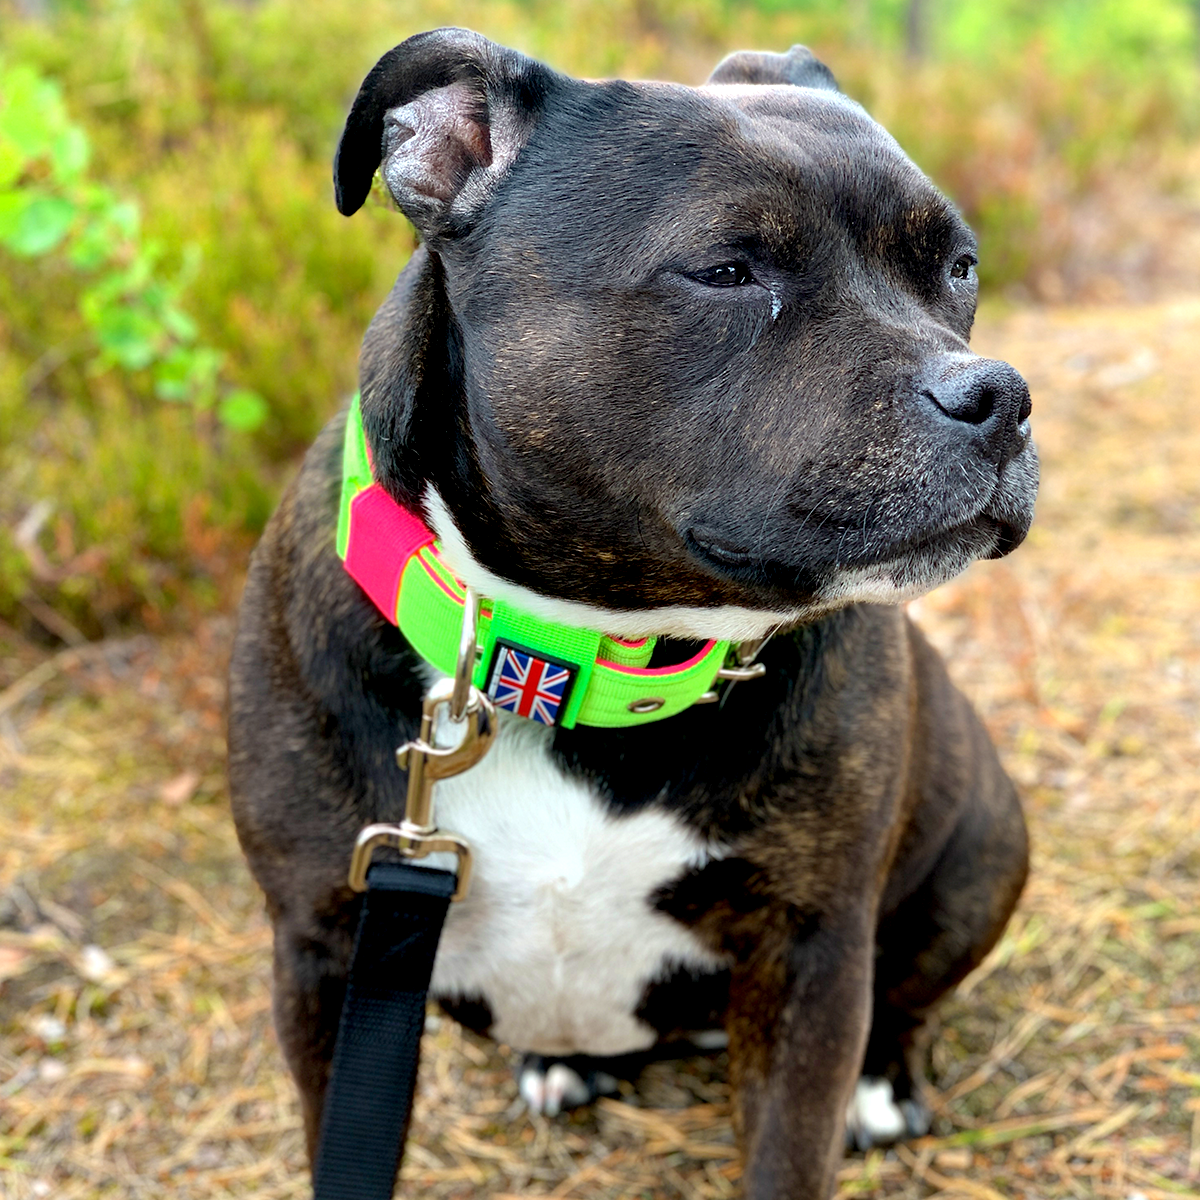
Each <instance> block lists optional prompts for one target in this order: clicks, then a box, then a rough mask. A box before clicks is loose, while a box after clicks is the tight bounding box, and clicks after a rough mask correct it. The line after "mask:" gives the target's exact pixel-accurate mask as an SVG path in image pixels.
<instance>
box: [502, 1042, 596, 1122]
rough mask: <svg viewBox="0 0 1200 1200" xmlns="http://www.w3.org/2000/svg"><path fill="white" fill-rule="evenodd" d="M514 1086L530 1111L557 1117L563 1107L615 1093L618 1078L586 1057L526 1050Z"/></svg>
mask: <svg viewBox="0 0 1200 1200" xmlns="http://www.w3.org/2000/svg"><path fill="white" fill-rule="evenodd" d="M517 1089H518V1090H519V1091H520V1093H521V1099H522V1100H524V1101H525V1104H526V1105H527V1107H528V1108H529V1111H530V1112H533V1113H539V1114H540V1115H542V1116H545V1117H557V1116H558V1114H559V1113H560V1112H563V1111H565V1110H566V1109H569V1108H581V1107H582V1106H583V1105H585V1104H591V1103H592V1101H593V1100H595V1099H596V1097H597V1096H611V1095H613V1094H615V1093H616V1091H617V1081H616V1079H615V1078H614V1077H613V1076H612V1075H609V1074H608V1073H607V1072H606V1071H601V1070H598V1069H596V1068H595V1067H593V1066H591V1065H590V1064H589V1063H588V1061H587V1060H586V1059H579V1058H573V1059H570V1060H566V1059H558V1058H547V1057H546V1056H545V1055H542V1054H527V1055H525V1057H524V1058H523V1059H522V1060H521V1066H520V1069H519V1070H518V1072H517Z"/></svg>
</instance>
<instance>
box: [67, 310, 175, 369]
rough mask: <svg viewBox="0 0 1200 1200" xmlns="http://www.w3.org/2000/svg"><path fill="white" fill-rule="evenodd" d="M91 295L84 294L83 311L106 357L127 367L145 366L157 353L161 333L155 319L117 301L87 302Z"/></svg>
mask: <svg viewBox="0 0 1200 1200" xmlns="http://www.w3.org/2000/svg"><path fill="white" fill-rule="evenodd" d="M94 299H95V297H94V296H93V295H89V296H87V297H85V301H84V313H85V316H87V318H88V320H89V323H90V324H91V326H92V328H93V329H95V331H96V340H97V341H98V342H99V343H100V346H101V348H102V349H103V350H104V353H105V356H106V358H108V359H109V360H110V361H112V362H115V363H117V364H118V365H119V366H122V367H124V368H125V369H126V370H127V371H140V370H142V369H143V368H145V367H148V366H149V365H150V364H151V363H152V362H153V361H154V360H155V359H156V358H157V357H158V354H159V345H160V342H161V336H162V335H161V331H160V329H159V326H158V323H157V322H156V321H154V320H153V319H152V318H151V317H149V316H148V315H147V314H146V313H144V312H142V311H141V310H140V309H137V308H131V307H129V306H128V305H125V304H121V303H120V302H119V301H110V302H107V303H105V302H103V301H101V302H99V303H89V301H93V300H94Z"/></svg>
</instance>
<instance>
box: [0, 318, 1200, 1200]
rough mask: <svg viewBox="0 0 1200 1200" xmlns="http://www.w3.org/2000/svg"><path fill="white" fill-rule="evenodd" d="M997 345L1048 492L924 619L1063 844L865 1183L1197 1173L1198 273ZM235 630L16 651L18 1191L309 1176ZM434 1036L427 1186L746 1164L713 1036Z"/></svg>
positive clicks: (495, 1189) (1178, 1188) (986, 338)
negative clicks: (276, 1035)
mask: <svg viewBox="0 0 1200 1200" xmlns="http://www.w3.org/2000/svg"><path fill="white" fill-rule="evenodd" d="M978 343H979V345H980V346H981V347H982V348H984V349H985V350H986V351H987V352H990V353H994V354H997V355H1003V356H1005V357H1007V358H1009V359H1011V360H1012V361H1013V362H1015V363H1016V364H1017V365H1018V366H1019V367H1021V368H1022V369H1023V370H1025V372H1026V373H1027V374H1028V376H1029V378H1030V380H1031V382H1032V384H1033V388H1034V396H1035V416H1036V419H1037V429H1038V433H1039V440H1040V444H1041V446H1042V450H1043V461H1044V475H1045V486H1044V491H1043V499H1042V502H1041V507H1040V513H1039V523H1038V526H1037V528H1036V530H1035V533H1034V535H1033V536H1032V537H1031V539H1030V542H1029V544H1028V545H1027V546H1026V547H1025V548H1023V549H1022V550H1021V552H1020V553H1019V554H1018V555H1016V556H1015V557H1014V558H1013V559H1011V560H1006V561H1005V562H1002V563H998V564H988V565H985V566H981V567H979V568H977V569H975V570H973V571H971V572H970V573H969V574H968V575H967V576H966V577H964V578H963V579H962V580H960V581H959V582H957V583H956V584H954V585H952V586H950V587H947V588H945V589H943V590H942V591H940V592H939V593H937V594H936V595H934V596H932V597H930V598H928V599H927V600H925V601H924V602H922V603H921V604H920V605H919V608H920V617H921V620H922V622H923V623H924V624H925V625H926V627H927V628H928V629H930V630H931V631H932V633H933V635H934V637H935V638H936V640H937V642H938V643H939V644H940V645H941V646H942V647H943V648H944V649H945V650H946V651H947V653H948V654H949V656H950V658H951V660H952V662H953V665H954V670H955V672H956V675H957V677H958V679H959V680H960V681H961V682H962V684H963V686H964V687H965V688H966V689H967V690H968V691H969V692H970V693H971V694H972V695H973V696H974V698H975V699H976V700H977V702H978V704H979V705H980V707H981V709H982V711H983V712H984V714H985V715H986V718H987V720H988V722H989V724H990V726H991V728H992V730H993V732H994V734H995V736H996V738H997V740H998V742H999V743H1000V745H1001V746H1002V747H1003V750H1004V754H1005V757H1006V760H1007V763H1008V765H1009V767H1010V769H1011V771H1012V772H1013V774H1014V775H1015V777H1016V778H1017V779H1018V781H1019V782H1020V784H1021V786H1022V787H1023V790H1024V793H1025V796H1026V798H1027V802H1028V809H1029V813H1030V816H1031V819H1032V824H1033V828H1034V833H1035V837H1036V861H1035V867H1034V873H1033V877H1032V881H1031V883H1030V885H1029V888H1028V891H1027V892H1026V895H1025V898H1024V901H1023V903H1022V907H1021V909H1020V912H1019V914H1018V915H1017V917H1016V919H1015V920H1014V922H1013V924H1012V926H1011V928H1010V929H1009V931H1008V933H1007V935H1006V936H1005V938H1004V940H1003V942H1002V944H1001V945H1000V947H999V948H998V949H997V951H996V953H995V954H994V955H993V956H992V957H991V959H990V960H989V961H988V963H987V964H986V965H985V967H984V969H983V970H982V971H980V972H979V973H978V974H977V975H976V976H975V977H974V978H973V979H971V980H970V981H969V983H968V984H967V986H966V987H965V988H964V989H963V990H962V991H961V993H960V995H959V996H958V998H957V999H955V1000H954V1002H953V1003H952V1004H950V1005H949V1006H948V1008H947V1010H946V1013H945V1019H944V1027H943V1029H942V1033H941V1037H940V1038H939V1040H938V1042H937V1046H936V1051H935V1056H934V1057H935V1062H934V1066H935V1070H936V1077H937V1086H938V1089H939V1090H938V1093H937V1120H936V1127H935V1133H936V1136H933V1137H929V1138H925V1139H922V1140H921V1141H919V1142H916V1143H914V1144H912V1145H910V1146H906V1147H902V1148H900V1149H898V1150H897V1151H895V1152H894V1153H889V1154H882V1153H874V1154H871V1155H869V1156H868V1157H866V1158H865V1159H864V1158H861V1157H860V1158H851V1159H849V1160H848V1161H847V1163H846V1165H845V1169H844V1171H843V1172H842V1176H841V1180H842V1192H841V1195H842V1196H844V1197H850V1196H912V1197H925V1196H930V1195H938V1196H946V1197H949V1196H969V1197H974V1198H978V1200H983V1198H995V1197H1039V1198H1050V1197H1091V1196H1097V1197H1109V1196H1111V1197H1120V1198H1127V1197H1134V1196H1139V1195H1140V1196H1144V1197H1146V1198H1148V1200H1155V1198H1158V1197H1167V1196H1179V1195H1196V1194H1198V1193H1200V1040H1198V1036H1197V1028H1198V1026H1197V1019H1198V1017H1200V967H1198V964H1197V958H1198V954H1197V949H1198V947H1200V916H1197V913H1200V903H1198V901H1200V821H1198V816H1200V810H1198V802H1197V779H1198V777H1200V774H1198V771H1197V767H1198V766H1200V733H1198V723H1197V716H1198V713H1200V423H1197V421H1196V418H1195V413H1196V410H1197V408H1198V407H1200V383H1198V382H1197V379H1196V376H1195V353H1196V348H1197V347H1198V346H1200V302H1197V301H1180V302H1174V303H1171V304H1164V305H1158V306H1154V307H1145V308H1135V309H1095V310H1090V311H1070V310H1060V311H1052V310H1051V311H1020V312H1016V313H1014V314H1011V315H1010V316H1008V317H1005V318H1002V319H1001V318H996V319H992V320H990V321H986V322H984V323H983V326H982V328H981V330H980V334H979V338H978ZM0 633H2V630H0ZM228 633H229V630H228V625H227V624H226V623H216V624H211V625H208V626H205V627H204V628H202V629H201V630H199V631H198V633H197V634H196V635H195V636H194V637H192V638H191V639H188V640H186V641H175V642H170V643H166V644H164V643H157V642H153V641H150V640H148V639H145V640H135V641H132V642H127V643H122V644H107V645H101V646H99V647H90V648H89V647H85V648H82V649H79V650H72V651H68V652H66V653H64V655H62V656H60V657H59V658H58V659H57V660H54V661H53V663H52V664H51V665H49V666H42V665H40V660H39V658H38V657H37V655H36V654H35V652H34V651H32V650H31V649H30V648H29V647H27V646H24V645H21V644H19V643H18V642H17V641H16V640H15V639H13V638H11V637H10V638H9V639H8V642H7V644H5V645H3V646H2V647H0V689H3V688H5V687H7V690H3V691H0V788H3V794H4V805H3V810H2V812H0V893H2V896H3V898H2V899H0V980H3V983H2V984H0V988H2V991H0V1002H2V1005H3V1009H2V1012H0V1194H2V1195H3V1196H5V1197H8V1198H10V1200H26V1198H28V1197H40V1196H54V1197H56V1198H60V1200H69V1198H72V1197H100V1196H104V1197H130V1198H132V1197H159V1196H162V1195H166V1194H170V1195H171V1196H173V1197H178V1198H180V1200H186V1198H190V1197H195V1198H204V1200H210V1198H213V1197H223V1196H255V1197H259V1198H261V1200H266V1198H267V1197H290V1196H295V1197H301V1196H304V1195H305V1194H306V1188H307V1180H306V1175H305V1172H304V1170H303V1160H302V1151H301V1145H300V1138H299V1134H298V1131H297V1112H296V1105H295V1103H294V1101H293V1097H292V1091H291V1086H290V1082H289V1080H288V1079H287V1077H286V1076H285V1074H284V1073H283V1070H282V1067H281V1064H280V1060H279V1056H278V1052H277V1049H276V1046H275V1043H274V1040H273V1037H272V1034H271V1032H270V1011H269V995H268V950H269V939H268V931H267V928H266V924H265V921H264V919H263V917H262V915H261V912H260V903H259V899H258V897H257V895H256V894H255V892H254V891H253V889H252V887H251V886H250V885H249V883H248V880H247V876H246V873H245V870H244V868H243V867H242V864H241V861H240V859H239V857H238V853H237V848H236V845H235V842H234V838H233V834H232V831H231V829H230V825H229V821H228V817H227V813H226V807H225V796H224V783H223V780H222V763H221V751H222V736H221V717H220V708H221V694H222V688H223V685H222V679H221V675H222V658H223V655H224V653H225V648H226V645H227V642H228ZM2 641H3V639H2V638H0V642H2ZM30 672H33V674H30ZM426 1051H427V1058H426V1069H425V1073H424V1076H423V1079H422V1083H421V1091H420V1107H419V1113H418V1119H417V1123H416V1137H415V1138H414V1139H413V1142H412V1143H411V1146H410V1151H409V1156H408V1161H407V1164H406V1167H405V1178H406V1180H407V1181H408V1189H407V1191H408V1193H409V1194H416V1193H417V1192H418V1191H419V1192H420V1193H421V1194H422V1195H426V1196H430V1197H440V1198H450V1197H467V1196H492V1197H504V1196H508V1197H510V1198H511V1197H518V1196H519V1197H531V1196H545V1195H556V1196H569V1197H576V1198H588V1197H590V1198H599V1197H618V1196H621V1197H627V1196H648V1197H649V1196H652V1197H674V1196H684V1195H686V1196H689V1197H724V1196H733V1195H736V1193H737V1185H738V1175H739V1166H738V1160H737V1157H736V1154H735V1152H734V1149H733V1146H732V1135H731V1131H730V1126H729V1117H728V1104H727V1088H726V1085H725V1083H724V1075H723V1064H722V1063H721V1061H720V1060H716V1061H715V1062H709V1061H707V1060H696V1061H692V1062H687V1063H684V1064H682V1065H679V1066H660V1067H656V1068H654V1069H652V1071H651V1072H649V1073H648V1076H647V1077H646V1079H645V1080H644V1081H643V1086H642V1088H641V1090H640V1092H639V1094H638V1095H637V1096H636V1097H634V1096H631V1097H627V1098H625V1099H624V1100H623V1101H622V1102H620V1103H618V1102H602V1103H601V1104H599V1105H598V1106H597V1107H596V1108H595V1109H594V1110H593V1111H591V1112H588V1113H584V1114H577V1115H574V1116H572V1117H570V1118H569V1119H567V1118H564V1119H562V1120H559V1121H553V1122H547V1121H542V1120H537V1119H531V1118H529V1117H528V1116H527V1115H525V1114H524V1113H523V1112H522V1111H521V1107H520V1105H519V1104H518V1102H517V1101H516V1096H515V1089H514V1086H513V1082H512V1079H511V1077H510V1075H509V1073H508V1061H507V1059H506V1057H505V1056H504V1055H503V1054H501V1053H499V1052H498V1051H497V1050H495V1049H494V1048H493V1047H491V1046H490V1045H488V1044H486V1043H483V1042H480V1041H478V1040H476V1039H474V1038H471V1037H469V1036H466V1035H464V1034H462V1033H460V1032H458V1031H457V1030H456V1029H455V1028H454V1027H452V1026H451V1025H450V1023H449V1022H438V1021H436V1020H434V1021H431V1022H430V1032H429V1034H428V1037H427V1044H426Z"/></svg>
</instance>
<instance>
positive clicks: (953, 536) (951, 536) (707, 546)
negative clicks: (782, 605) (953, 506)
mask: <svg viewBox="0 0 1200 1200" xmlns="http://www.w3.org/2000/svg"><path fill="white" fill-rule="evenodd" d="M1026 532H1027V530H1026V529H1025V528H1019V527H1018V526H1016V525H1014V524H1013V523H1012V522H1010V521H1006V520H1002V519H1000V518H997V517H994V516H992V515H990V514H988V513H981V514H979V515H978V516H976V517H972V518H971V519H970V520H968V521H963V522H960V523H959V524H956V525H953V526H951V527H949V528H948V529H940V530H938V531H937V532H935V533H931V534H922V535H919V536H917V537H914V538H911V539H907V540H902V541H897V542H894V543H892V544H891V545H890V546H888V547H887V548H886V549H884V550H881V551H879V552H877V553H875V554H872V555H871V556H869V557H861V558H857V559H853V560H850V561H846V562H839V561H836V560H835V561H834V562H833V563H832V564H830V565H829V566H828V567H827V568H826V570H827V571H828V570H832V571H837V570H839V569H841V568H843V567H844V568H847V569H851V570H869V569H871V568H873V567H879V566H883V565H885V564H890V563H894V562H897V561H901V560H905V559H917V558H920V559H936V558H938V557H939V556H941V555H943V554H945V553H953V552H955V551H958V552H961V551H962V550H963V549H965V548H968V547H969V548H970V550H971V551H972V555H973V557H976V558H1003V557H1004V556H1005V555H1006V554H1009V553H1011V552H1012V551H1013V550H1015V549H1016V548H1017V547H1018V546H1019V545H1020V544H1021V542H1023V541H1024V540H1025V534H1026ZM684 540H685V542H686V544H687V546H688V549H689V550H690V551H691V553H692V554H693V555H695V556H696V557H697V558H699V559H700V560H701V561H702V562H704V563H705V564H706V565H707V566H709V567H711V568H715V569H716V570H717V571H719V572H720V573H721V574H723V575H726V576H728V577H730V578H733V579H736V580H738V581H739V582H741V583H756V582H757V583H766V584H773V585H776V586H778V585H780V584H784V585H789V584H790V585H792V586H795V584H796V583H797V582H798V581H800V580H802V579H803V578H804V576H805V575H807V574H809V573H811V571H812V568H811V567H808V566H802V565H799V564H797V563H794V562H789V561H788V560H786V559H782V558H771V557H767V556H766V555H764V554H763V553H762V551H761V550H760V549H751V548H749V547H747V546H743V545H739V544H737V543H736V542H733V541H731V540H730V539H728V538H727V537H724V536H722V535H720V534H718V533H715V532H713V531H712V530H710V529H707V528H705V527H703V526H697V527H695V528H692V529H689V530H688V531H687V533H686V534H685V538H684ZM822 573H825V572H822Z"/></svg>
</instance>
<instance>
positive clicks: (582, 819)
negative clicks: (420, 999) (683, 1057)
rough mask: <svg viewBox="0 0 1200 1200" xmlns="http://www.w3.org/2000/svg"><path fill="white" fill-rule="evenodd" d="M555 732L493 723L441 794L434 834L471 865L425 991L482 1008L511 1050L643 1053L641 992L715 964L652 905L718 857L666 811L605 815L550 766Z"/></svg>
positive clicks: (588, 792) (581, 786)
mask: <svg viewBox="0 0 1200 1200" xmlns="http://www.w3.org/2000/svg"><path fill="white" fill-rule="evenodd" d="M552 736H553V731H552V730H550V729H546V728H544V727H542V726H539V725H535V724H534V723H533V722H531V721H523V720H520V719H519V718H516V719H507V720H506V719H503V718H502V721H501V726H500V733H499V737H498V738H497V741H496V744H495V745H494V746H493V748H492V750H491V751H490V753H489V754H488V755H487V757H486V758H485V759H484V760H483V762H482V763H480V764H479V765H478V766H477V767H475V768H474V769H473V770H471V771H470V772H468V773H467V774H466V775H462V776H460V777H458V778H456V779H451V780H447V781H446V782H444V783H440V784H438V788H437V792H436V804H437V820H438V824H439V825H440V826H441V827H442V828H444V829H448V830H453V831H454V832H455V833H460V834H462V835H463V836H464V837H465V838H467V840H468V841H469V842H470V843H471V847H472V849H473V851H474V853H475V864H474V874H473V876H472V881H471V891H470V894H469V895H468V897H467V899H466V900H464V901H462V902H461V903H458V904H453V905H451V907H450V915H449V917H448V919H447V921H446V927H445V931H444V932H443V934H442V941H441V945H440V946H439V948H438V955H437V960H436V963H435V964H434V971H433V983H432V988H431V991H432V993H433V994H434V995H437V996H443V997H446V998H451V997H468V998H482V999H484V1000H486V1001H487V1003H488V1005H489V1006H490V1008H491V1010H492V1016H493V1026H492V1034H493V1036H494V1037H495V1038H496V1039H497V1040H498V1041H502V1042H507V1043H508V1044H509V1045H510V1046H512V1047H514V1048H515V1049H518V1050H528V1051H536V1052H537V1053H540V1054H571V1053H581V1054H592V1055H597V1056H606V1055H614V1054H624V1053H628V1052H631V1051H635V1050H643V1049H646V1048H647V1047H649V1046H651V1045H653V1044H654V1041H655V1040H656V1034H655V1031H654V1030H653V1029H651V1027H650V1026H649V1025H647V1024H645V1022H643V1021H640V1020H638V1019H637V1017H635V1016H634V1010H635V1009H636V1008H637V1006H638V1003H639V1001H640V1000H641V998H642V994H643V992H644V991H645V988H646V986H647V985H648V984H650V983H652V982H654V981H656V980H659V979H663V978H665V977H666V976H667V975H668V974H670V973H671V972H672V971H673V970H675V969H676V968H678V967H689V968H691V969H693V970H700V971H710V970H716V969H718V968H720V967H721V966H723V965H725V964H724V962H723V960H722V959H721V958H720V957H718V956H717V955H715V954H713V953H712V952H711V951H709V950H708V949H707V948H706V947H705V946H704V945H703V944H702V943H701V942H700V940H699V939H698V938H697V937H696V936H695V935H694V934H693V933H692V932H691V931H690V930H688V929H686V928H685V927H684V926H682V925H680V924H679V923H678V922H677V921H675V920H673V919H672V918H671V917H668V916H666V915H665V914H663V913H660V912H656V911H655V910H654V909H653V908H652V907H651V904H650V896H651V895H652V893H653V892H654V891H655V890H656V889H657V888H658V887H660V886H661V885H663V884H665V883H669V882H671V881H672V880H674V879H677V878H678V877H679V876H680V875H682V874H683V873H684V872H686V871H688V870H689V869H692V868H695V867H698V866H701V865H703V864H704V863H705V862H706V861H708V860H709V859H711V858H713V857H715V856H716V854H715V853H714V850H713V848H712V847H710V846H708V845H707V844H706V843H705V842H704V841H703V839H701V838H700V837H699V836H697V835H696V834H695V833H693V832H691V831H690V830H688V829H687V828H686V827H685V826H684V825H683V824H682V823H681V822H680V821H679V820H677V819H676V818H674V817H672V816H671V815H670V814H668V813H664V812H660V811H654V810H649V811H642V812H639V813H637V814H635V815H632V816H629V817H613V816H611V815H610V814H609V813H608V812H606V810H605V808H604V805H603V803H602V802H601V800H600V798H599V797H598V796H597V795H596V794H595V792H594V791H593V790H592V789H591V788H590V787H589V786H588V785H587V784H586V783H585V782H584V781H582V780H580V779H576V778H573V777H571V776H569V775H566V774H564V773H563V772H562V771H561V770H560V769H559V768H558V767H557V765H556V764H555V763H554V761H553V759H552V758H551V756H550V753H549V748H550V740H551V738H552Z"/></svg>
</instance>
